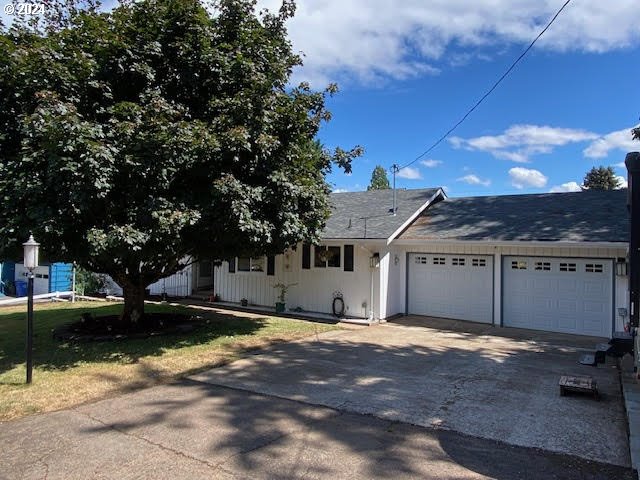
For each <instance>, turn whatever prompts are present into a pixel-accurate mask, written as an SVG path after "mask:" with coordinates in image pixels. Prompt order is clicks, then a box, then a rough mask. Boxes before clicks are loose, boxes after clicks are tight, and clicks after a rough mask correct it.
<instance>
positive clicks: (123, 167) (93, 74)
mask: <svg viewBox="0 0 640 480" xmlns="http://www.w3.org/2000/svg"><path fill="white" fill-rule="evenodd" d="M60 3H61V4H64V5H65V8H64V9H61V8H59V9H58V11H57V13H55V14H49V15H48V18H47V20H46V22H45V23H44V24H42V23H40V24H37V23H36V24H31V25H28V24H26V23H22V24H14V25H13V26H11V27H10V28H6V27H1V28H0V44H1V47H0V152H1V154H0V192H2V202H0V248H1V249H2V250H3V253H5V254H6V253H8V252H9V251H10V250H11V249H12V248H13V249H16V248H19V245H20V243H21V242H22V241H24V239H26V238H27V236H28V232H29V231H30V230H32V231H33V233H34V235H35V237H36V238H37V239H38V240H39V241H40V242H41V243H42V248H43V249H44V251H45V253H47V254H48V256H49V257H50V258H52V259H54V260H66V261H72V260H73V261H76V262H77V263H78V264H80V265H81V266H83V267H85V268H88V269H90V270H92V271H96V272H100V273H108V274H109V275H111V276H112V277H113V278H114V279H115V280H116V281H117V282H118V283H119V284H120V285H121V286H122V287H123V290H124V295H125V309H124V313H123V319H125V320H126V319H131V318H133V319H135V318H137V317H138V316H140V315H141V314H142V312H143V308H144V307H143V303H142V293H143V291H144V288H145V287H146V286H147V285H148V284H150V283H152V282H155V281H157V280H158V279H160V278H163V277H166V276H168V275H171V274H172V273H174V272H176V271H178V270H179V269H181V268H182V267H183V266H184V263H183V259H185V258H186V257H192V258H196V259H197V258H198V257H203V256H204V257H215V258H225V257H228V256H234V255H248V254H252V253H259V254H268V253H279V252H282V251H283V250H284V249H285V248H287V247H290V246H294V245H296V244H297V243H298V242H300V241H303V240H305V241H315V240H317V239H318V237H319V234H320V232H321V230H322V228H323V226H324V222H325V220H326V218H327V216H328V213H329V204H328V194H329V192H330V188H329V186H328V185H327V183H326V181H325V176H326V174H327V173H329V172H330V171H331V168H332V164H337V165H338V166H339V167H340V168H342V169H344V170H345V171H347V172H349V171H350V168H351V166H350V163H351V159H352V158H353V157H355V156H357V155H359V154H360V148H359V147H356V148H354V149H352V150H350V151H345V150H342V149H340V148H337V149H336V150H335V151H334V152H329V151H327V150H325V149H322V148H319V147H318V144H317V143H316V142H315V137H316V134H317V132H318V129H319V127H320V125H321V123H322V122H323V121H328V120H329V119H330V113H329V112H328V111H327V109H326V108H325V98H326V96H327V95H332V94H334V93H335V92H336V91H337V89H336V87H335V86H334V85H331V86H329V87H328V88H327V89H326V90H324V91H321V92H317V91H313V90H312V89H311V88H310V86H309V85H308V84H306V83H302V84H300V85H298V86H293V87H292V86H291V85H290V84H289V79H290V75H291V73H292V69H293V68H295V67H297V66H300V65H301V63H302V62H301V59H300V56H299V55H297V54H295V53H294V52H293V51H292V47H291V43H290V41H289V40H288V37H287V30H286V26H285V23H286V21H287V20H288V19H289V18H290V17H291V16H292V15H293V14H294V12H295V5H294V3H293V2H291V1H284V3H283V5H282V7H281V8H280V10H279V11H278V12H277V13H269V12H260V13H256V11H255V2H254V1H252V0H220V1H218V2H215V3H212V4H211V5H208V6H206V5H204V4H203V3H201V2H200V1H199V0H143V1H139V2H123V3H120V4H119V5H118V6H117V7H116V8H115V9H113V10H112V11H111V12H110V13H105V12H100V11H99V10H98V9H97V8H95V5H92V4H85V5H84V7H83V8H80V7H79V6H78V5H77V4H74V3H73V2H71V1H65V2H60ZM214 6H215V11H213V10H212V9H213V8H214ZM134 311H135V312H136V313H135V314H134V315H132V312H134Z"/></svg>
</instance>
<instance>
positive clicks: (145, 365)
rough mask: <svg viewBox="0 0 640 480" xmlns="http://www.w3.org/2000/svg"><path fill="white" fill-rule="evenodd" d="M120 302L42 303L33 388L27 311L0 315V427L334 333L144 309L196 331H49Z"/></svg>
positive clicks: (319, 327)
mask: <svg viewBox="0 0 640 480" xmlns="http://www.w3.org/2000/svg"><path fill="white" fill-rule="evenodd" d="M121 308H122V305H120V304H105V303H99V302H95V303H94V302H80V303H76V304H73V305H72V304H69V303H63V304H61V303H51V304H37V305H36V306H35V315H34V324H35V328H34V334H35V336H34V371H33V384H32V385H30V386H27V385H25V384H24V381H25V375H26V370H25V364H24V362H25V351H24V345H25V331H26V320H25V318H26V306H20V307H11V308H2V309H0V421H2V420H8V419H11V418H15V417H20V416H23V415H28V414H31V413H35V412H44V411H50V410H57V409H60V408H64V407H69V406H72V405H77V404H79V403H82V402H85V401H88V400H93V399H97V398H100V397H103V396H105V395H110V394H114V393H118V392H126V391H130V390H134V389H138V388H143V387H147V386H151V385H154V384H157V383H160V382H166V381H168V380H172V379H175V378H178V377H180V376H184V375H187V374H191V373H193V372H196V371H198V370H203V369H206V368H210V367H215V366H217V365H220V364H223V363H227V362H229V361H231V360H234V359H236V358H238V357H239V356H240V355H242V353H243V352H246V351H247V350H248V349H253V348H259V347H261V346H265V345H268V344H269V343H273V342H281V341H289V340H293V339H297V338H302V337H306V336H309V335H312V334H314V333H316V332H324V331H327V330H331V329H333V328H336V327H335V326H332V325H326V324H318V323H313V322H306V321H301V320H292V319H287V318H278V317H265V316H259V315H255V314H245V313H237V312H228V314H220V313H216V312H212V311H209V310H204V309H189V308H187V307H182V306H169V305H147V307H146V308H147V311H149V312H171V311H177V312H181V313H189V314H197V315H202V316H203V317H204V318H205V319H206V320H208V323H206V324H205V325H204V326H202V327H201V328H199V329H197V330H196V331H194V332H191V333H187V334H174V335H166V336H157V337H150V338H144V339H128V340H116V341H110V342H91V343H68V342H59V341H56V340H54V339H53V337H52V335H51V331H52V329H53V328H54V327H57V326H59V325H62V324H64V323H68V322H72V321H76V320H78V319H79V318H80V315H81V313H83V312H87V311H90V312H91V313H93V314H95V315H113V314H116V313H118V312H119V311H120V309H121Z"/></svg>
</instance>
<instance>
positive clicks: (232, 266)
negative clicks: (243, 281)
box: [227, 257, 236, 273]
mask: <svg viewBox="0 0 640 480" xmlns="http://www.w3.org/2000/svg"><path fill="white" fill-rule="evenodd" d="M227 263H228V264H229V273H236V259H235V257H234V258H230V259H229V260H227Z"/></svg>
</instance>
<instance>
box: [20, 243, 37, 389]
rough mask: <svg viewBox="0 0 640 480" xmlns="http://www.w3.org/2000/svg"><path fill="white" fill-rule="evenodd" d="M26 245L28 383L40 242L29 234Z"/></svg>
mask: <svg viewBox="0 0 640 480" xmlns="http://www.w3.org/2000/svg"><path fill="white" fill-rule="evenodd" d="M22 246H23V247H24V268H26V269H27V270H28V271H29V274H28V275H27V279H28V286H27V383H31V379H32V377H33V271H34V270H35V269H36V268H37V266H38V252H39V249H40V244H39V243H38V242H36V241H35V240H34V239H33V234H29V240H27V241H26V242H24V243H23V244H22Z"/></svg>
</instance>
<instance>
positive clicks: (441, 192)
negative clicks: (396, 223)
mask: <svg viewBox="0 0 640 480" xmlns="http://www.w3.org/2000/svg"><path fill="white" fill-rule="evenodd" d="M440 195H442V197H443V198H447V196H446V194H445V193H444V191H443V190H442V189H441V188H438V190H437V191H436V193H434V194H433V196H432V197H431V198H430V199H429V200H427V201H426V202H425V203H424V204H423V205H422V206H421V207H420V208H418V210H416V211H415V212H414V213H413V215H411V216H410V217H409V218H408V219H407V221H406V222H404V223H403V224H402V225H400V228H398V229H397V230H396V231H395V232H393V233H392V234H391V236H390V237H389V238H388V239H387V245H389V244H390V243H391V242H393V241H394V240H395V239H396V237H397V236H398V235H400V234H401V233H402V232H403V231H404V230H405V228H407V227H408V226H409V225H411V224H412V223H413V221H414V220H415V219H416V218H418V215H420V214H421V213H422V212H424V211H425V209H426V208H427V207H428V206H429V205H431V203H433V201H434V200H435V199H436V198H438V197H439V196H440Z"/></svg>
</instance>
